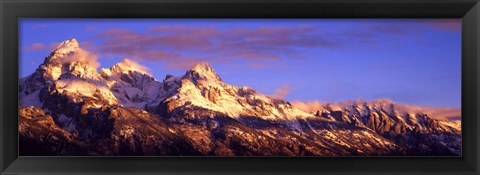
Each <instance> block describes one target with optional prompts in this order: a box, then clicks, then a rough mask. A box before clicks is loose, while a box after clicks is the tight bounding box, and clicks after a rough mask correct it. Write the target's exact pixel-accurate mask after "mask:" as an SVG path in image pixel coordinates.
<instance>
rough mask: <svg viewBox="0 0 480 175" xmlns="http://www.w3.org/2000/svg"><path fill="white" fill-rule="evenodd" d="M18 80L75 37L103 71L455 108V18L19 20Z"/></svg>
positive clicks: (293, 97)
mask: <svg viewBox="0 0 480 175" xmlns="http://www.w3.org/2000/svg"><path fill="white" fill-rule="evenodd" d="M19 27H20V36H19V37H20V46H19V52H20V77H25V76H28V75H29V74H31V73H33V72H34V71H35V69H36V68H37V67H38V66H39V65H40V64H41V63H42V62H43V60H44V58H45V56H47V55H48V54H49V53H50V52H51V51H52V49H53V48H54V47H55V46H56V45H57V44H58V43H60V42H62V41H64V40H67V39H72V38H75V39H77V40H78V41H79V43H80V47H81V48H83V49H85V50H88V51H89V52H91V53H92V54H94V55H96V58H97V61H98V62H99V63H100V66H99V68H98V69H100V68H108V67H111V66H112V65H114V64H116V63H118V62H120V61H122V60H123V59H124V58H128V59H130V60H133V61H135V62H138V63H139V64H141V65H144V66H146V67H147V68H148V71H149V72H150V73H151V74H152V75H153V76H154V77H155V78H156V79H157V80H160V81H161V80H163V79H164V77H165V75H167V74H172V75H177V76H178V75H182V74H184V73H185V71H186V70H188V69H189V68H191V67H192V66H193V65H194V64H196V63H209V64H210V65H211V66H212V67H213V68H214V69H215V70H216V72H217V73H218V74H219V75H220V77H221V78H222V80H223V81H224V82H225V83H228V84H232V85H236V86H248V87H251V88H253V89H255V90H257V92H259V93H262V94H266V95H270V96H272V97H275V98H283V99H285V100H288V101H322V102H336V101H344V100H354V99H360V98H361V99H365V100H374V99H379V98H388V99H391V100H394V101H396V102H399V103H406V104H414V105H424V106H440V107H460V104H461V19H22V20H20V22H19Z"/></svg>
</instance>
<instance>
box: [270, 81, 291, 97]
mask: <svg viewBox="0 0 480 175" xmlns="http://www.w3.org/2000/svg"><path fill="white" fill-rule="evenodd" d="M290 87H291V86H290V85H289V84H283V85H282V87H280V88H278V89H276V90H275V92H274V93H273V94H272V95H270V96H271V97H272V98H275V99H283V98H285V96H286V95H287V94H288V92H289V91H290Z"/></svg>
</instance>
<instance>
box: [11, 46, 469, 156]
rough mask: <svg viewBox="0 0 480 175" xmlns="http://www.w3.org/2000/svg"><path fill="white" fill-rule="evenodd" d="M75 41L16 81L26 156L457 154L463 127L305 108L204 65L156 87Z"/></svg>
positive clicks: (384, 112)
mask: <svg viewBox="0 0 480 175" xmlns="http://www.w3.org/2000/svg"><path fill="white" fill-rule="evenodd" d="M89 56H90V54H89V53H88V52H87V51H85V50H83V49H81V48H80V46H79V44H78V42H77V41H76V40H75V39H72V40H67V41H64V42H62V43H61V44H60V45H59V46H57V47H56V49H54V50H53V51H52V53H51V54H49V55H48V56H47V57H46V58H45V61H44V63H43V64H42V65H40V66H39V67H38V68H37V70H36V71H35V72H34V73H33V74H31V75H29V76H27V77H25V78H22V79H21V80H20V84H19V88H20V107H19V137H20V138H19V140H20V155H92V156H96V155H109V156H114V155H127V156H128V155H136V156H138V155H149V156H154V155H161V156H182V155H193V156H201V155H209V156H390V155H396V156H412V155H430V156H459V155H460V154H461V130H460V125H459V124H458V123H453V122H449V121H443V120H438V119H434V118H432V117H430V116H429V115H428V114H424V113H400V112H398V111H395V109H394V107H395V105H394V104H393V103H392V105H391V106H392V108H384V107H378V106H372V105H370V104H368V103H362V104H355V105H349V106H348V107H345V106H344V107H340V108H338V107H332V106H331V105H330V106H328V105H327V106H324V107H323V108H321V109H320V108H319V109H316V111H313V112H312V111H306V110H300V109H299V108H297V107H295V106H293V105H292V104H291V103H289V102H287V101H284V100H279V99H274V98H271V97H269V96H266V95H262V94H259V93H257V92H256V91H255V90H253V89H251V88H248V87H236V86H232V85H228V84H226V83H224V82H223V81H222V79H221V78H220V77H219V76H218V74H217V73H216V72H215V71H214V70H213V68H212V67H210V66H209V65H208V64H198V65H195V66H194V67H193V68H192V69H191V70H188V71H187V72H186V73H185V74H184V75H181V76H172V75H167V76H166V77H165V78H164V80H163V81H158V80H156V79H155V78H153V77H152V76H151V75H149V73H148V71H147V70H146V69H145V68H144V67H143V66H141V65H138V64H137V63H135V62H133V61H131V60H128V59H126V60H124V61H122V62H120V63H118V64H116V65H114V66H112V67H111V68H104V69H101V70H100V72H98V71H97V69H96V67H97V66H96V65H95V64H96V63H95V61H94V60H92V59H90V58H89Z"/></svg>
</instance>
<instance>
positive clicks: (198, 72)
mask: <svg viewBox="0 0 480 175" xmlns="http://www.w3.org/2000/svg"><path fill="white" fill-rule="evenodd" d="M184 78H188V79H191V80H194V81H197V80H199V79H201V80H220V81H221V79H220V76H218V74H217V73H216V72H215V70H213V68H212V67H211V66H210V65H209V64H207V63H199V64H196V65H195V66H193V68H192V69H191V70H189V71H187V73H186V74H185V76H184Z"/></svg>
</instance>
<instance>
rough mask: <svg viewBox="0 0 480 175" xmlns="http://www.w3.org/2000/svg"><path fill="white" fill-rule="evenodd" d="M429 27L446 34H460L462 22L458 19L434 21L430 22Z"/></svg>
mask: <svg viewBox="0 0 480 175" xmlns="http://www.w3.org/2000/svg"><path fill="white" fill-rule="evenodd" d="M430 25H431V26H432V27H434V28H437V29H440V30H444V31H448V32H460V29H461V28H462V22H461V21H460V20H458V19H451V20H438V21H437V20H435V21H433V22H431V23H430Z"/></svg>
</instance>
